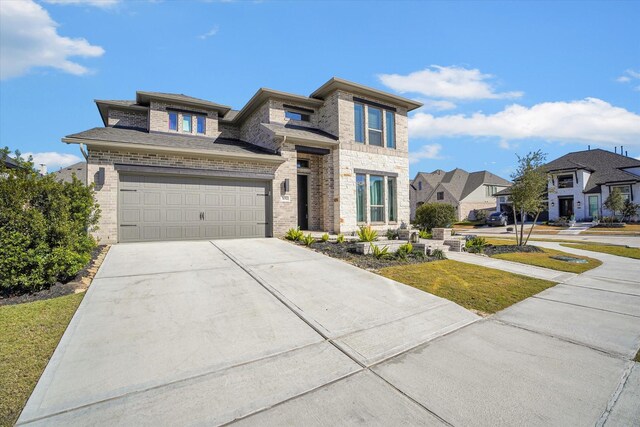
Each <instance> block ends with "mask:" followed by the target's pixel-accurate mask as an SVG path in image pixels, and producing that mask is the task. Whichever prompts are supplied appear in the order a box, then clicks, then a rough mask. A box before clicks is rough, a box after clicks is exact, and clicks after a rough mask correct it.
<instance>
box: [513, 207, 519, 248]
mask: <svg viewBox="0 0 640 427" xmlns="http://www.w3.org/2000/svg"><path fill="white" fill-rule="evenodd" d="M512 207H513V229H514V230H515V232H516V245H517V246H520V242H519V241H518V212H516V207H515V205H512Z"/></svg>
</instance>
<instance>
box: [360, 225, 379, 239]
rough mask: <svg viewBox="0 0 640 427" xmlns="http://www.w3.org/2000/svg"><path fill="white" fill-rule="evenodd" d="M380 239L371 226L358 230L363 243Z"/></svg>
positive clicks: (364, 226)
mask: <svg viewBox="0 0 640 427" xmlns="http://www.w3.org/2000/svg"><path fill="white" fill-rule="evenodd" d="M377 238H378V232H377V231H375V230H374V229H373V228H371V226H370V225H363V226H362V227H360V229H359V230H358V239H360V241H361V242H373V241H375V240H376V239H377Z"/></svg>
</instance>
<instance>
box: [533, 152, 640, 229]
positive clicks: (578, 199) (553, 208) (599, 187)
mask: <svg viewBox="0 0 640 427" xmlns="http://www.w3.org/2000/svg"><path fill="white" fill-rule="evenodd" d="M545 168H546V170H547V172H548V174H549V185H548V187H549V219H551V220H554V219H558V218H560V217H565V218H571V217H572V216H573V217H575V219H576V220H578V221H580V220H591V219H593V218H595V217H602V216H611V215H613V212H610V211H609V210H607V209H606V208H605V207H604V202H605V201H606V200H607V198H608V197H609V194H610V193H611V191H612V190H613V189H614V188H615V189H618V190H620V192H621V193H622V196H623V197H624V198H625V199H629V200H631V201H635V202H636V203H637V200H638V197H640V160H637V159H634V158H632V157H627V156H624V155H621V154H618V153H615V152H611V151H606V150H602V149H595V150H586V151H576V152H574V153H569V154H565V155H564V156H562V157H560V158H558V159H556V160H554V161H552V162H549V163H547V164H546V166H545Z"/></svg>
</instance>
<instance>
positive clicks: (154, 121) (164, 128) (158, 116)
mask: <svg viewBox="0 0 640 427" xmlns="http://www.w3.org/2000/svg"><path fill="white" fill-rule="evenodd" d="M167 108H177V109H182V110H184V109H189V110H193V111H194V112H200V113H202V114H203V115H206V119H205V134H204V135H200V136H208V137H212V138H217V137H218V136H219V135H220V132H219V131H218V112H217V111H215V110H205V109H202V108H192V107H184V106H182V105H179V104H167V103H164V102H158V101H153V100H152V101H151V105H150V107H149V130H150V131H152V132H169V133H178V134H181V135H185V134H184V133H183V132H182V118H179V119H178V131H177V132H176V131H170V130H169V114H168V112H167ZM179 115H180V116H182V113H179ZM195 115H196V114H192V117H191V129H192V130H193V132H192V133H191V135H199V134H197V133H196V132H195V129H196V118H195Z"/></svg>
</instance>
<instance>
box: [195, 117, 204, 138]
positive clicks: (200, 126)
mask: <svg viewBox="0 0 640 427" xmlns="http://www.w3.org/2000/svg"><path fill="white" fill-rule="evenodd" d="M206 123H207V120H206V119H205V117H204V116H196V131H197V132H198V133H201V134H205V133H206V132H207V128H206V126H207V125H206Z"/></svg>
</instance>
